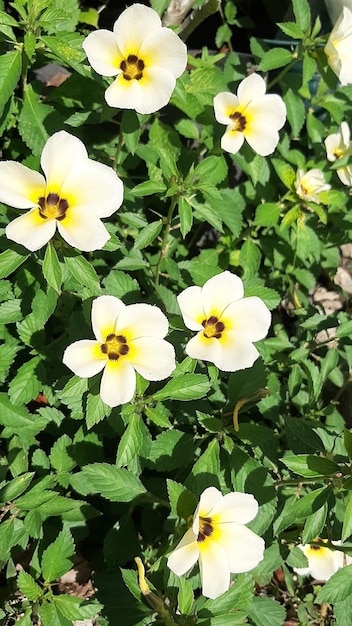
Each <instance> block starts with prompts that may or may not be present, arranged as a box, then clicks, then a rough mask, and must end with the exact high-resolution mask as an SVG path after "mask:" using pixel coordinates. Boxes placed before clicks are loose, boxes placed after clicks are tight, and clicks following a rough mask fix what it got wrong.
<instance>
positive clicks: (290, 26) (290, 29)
mask: <svg viewBox="0 0 352 626" xmlns="http://www.w3.org/2000/svg"><path fill="white" fill-rule="evenodd" d="M277 26H278V27H279V28H280V30H282V32H283V33H285V35H287V36H288V37H292V39H303V38H304V32H303V30H302V29H301V27H300V26H298V24H295V22H281V23H278V24H277Z"/></svg>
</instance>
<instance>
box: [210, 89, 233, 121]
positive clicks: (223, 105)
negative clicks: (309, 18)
mask: <svg viewBox="0 0 352 626" xmlns="http://www.w3.org/2000/svg"><path fill="white" fill-rule="evenodd" d="M213 103H214V113H215V119H216V121H217V122H219V124H225V126H227V125H228V124H229V123H231V119H230V115H232V114H233V113H234V112H235V111H236V109H237V108H238V105H239V100H238V98H237V96H235V95H234V94H233V93H230V92H229V91H222V92H221V93H218V95H217V96H215V98H214V101H213Z"/></svg>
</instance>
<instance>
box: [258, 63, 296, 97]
mask: <svg viewBox="0 0 352 626" xmlns="http://www.w3.org/2000/svg"><path fill="white" fill-rule="evenodd" d="M297 61H299V58H298V56H297V57H295V58H294V59H292V61H290V62H289V64H288V65H286V67H284V68H283V69H282V70H281V72H279V74H278V75H277V76H276V77H275V78H273V80H271V81H270V83H268V86H267V88H266V90H267V91H269V90H270V89H271V88H272V87H273V86H274V85H276V83H279V82H280V80H281V79H282V78H283V77H284V76H285V74H287V72H289V71H290V69H291V68H292V67H293V66H294V65H295V64H296V63H297Z"/></svg>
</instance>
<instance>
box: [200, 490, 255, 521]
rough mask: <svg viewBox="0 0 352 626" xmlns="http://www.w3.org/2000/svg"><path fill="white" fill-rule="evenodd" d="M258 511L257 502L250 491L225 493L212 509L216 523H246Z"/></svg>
mask: <svg viewBox="0 0 352 626" xmlns="http://www.w3.org/2000/svg"><path fill="white" fill-rule="evenodd" d="M257 513H258V502H257V500H256V499H255V498H254V496H253V495H252V494H251V493H239V492H231V493H227V494H226V495H225V496H223V498H222V499H221V501H219V502H218V504H216V505H215V506H214V508H213V510H212V513H211V515H212V517H216V523H217V524H225V523H228V522H237V523H238V524H248V522H251V521H252V519H254V518H255V516H256V515H257Z"/></svg>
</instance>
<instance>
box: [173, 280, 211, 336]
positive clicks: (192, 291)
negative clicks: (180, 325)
mask: <svg viewBox="0 0 352 626" xmlns="http://www.w3.org/2000/svg"><path fill="white" fill-rule="evenodd" d="M177 302H178V306H179V307H180V310H181V314H182V317H183V321H184V323H185V325H186V326H187V328H190V330H201V329H202V328H203V327H202V321H203V320H204V319H205V317H206V316H205V313H204V309H203V303H202V288H201V287H198V286H196V285H193V286H192V287H187V289H184V291H181V293H180V294H179V295H178V296H177Z"/></svg>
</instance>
